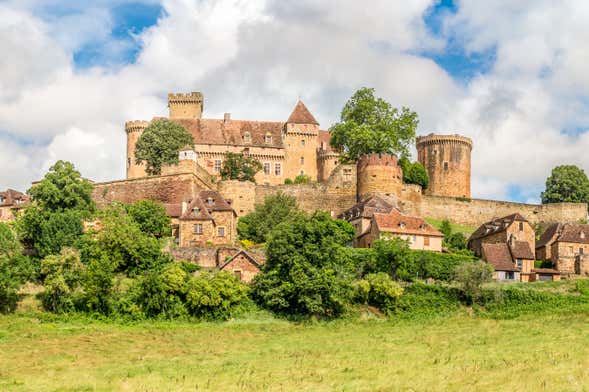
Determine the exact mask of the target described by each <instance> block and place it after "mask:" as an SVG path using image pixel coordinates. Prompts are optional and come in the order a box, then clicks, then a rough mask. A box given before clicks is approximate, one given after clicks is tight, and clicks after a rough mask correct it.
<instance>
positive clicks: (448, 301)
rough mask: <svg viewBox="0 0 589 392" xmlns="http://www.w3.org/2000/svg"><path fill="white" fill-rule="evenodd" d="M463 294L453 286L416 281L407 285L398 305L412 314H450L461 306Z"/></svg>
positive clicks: (405, 311)
mask: <svg viewBox="0 0 589 392" xmlns="http://www.w3.org/2000/svg"><path fill="white" fill-rule="evenodd" d="M461 294H462V293H461V292H460V290H458V289H455V288H452V287H448V286H444V285H440V284H425V283H420V282H416V283H413V284H410V285H408V286H406V287H405V289H404V292H403V295H402V296H401V298H399V302H398V306H397V307H398V310H399V312H402V313H405V314H407V315H412V316H432V315H439V314H442V315H443V314H449V313H452V312H455V311H456V310H458V309H459V308H460V297H461Z"/></svg>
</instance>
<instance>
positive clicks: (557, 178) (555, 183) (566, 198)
mask: <svg viewBox="0 0 589 392" xmlns="http://www.w3.org/2000/svg"><path fill="white" fill-rule="evenodd" d="M541 198H542V203H559V202H574V203H587V202H589V179H587V175H586V174H585V172H584V171H583V170H582V169H580V168H578V167H577V166H574V165H562V166H557V167H555V168H554V169H552V173H551V174H550V176H549V177H548V178H547V179H546V190H545V191H544V192H542V194H541Z"/></svg>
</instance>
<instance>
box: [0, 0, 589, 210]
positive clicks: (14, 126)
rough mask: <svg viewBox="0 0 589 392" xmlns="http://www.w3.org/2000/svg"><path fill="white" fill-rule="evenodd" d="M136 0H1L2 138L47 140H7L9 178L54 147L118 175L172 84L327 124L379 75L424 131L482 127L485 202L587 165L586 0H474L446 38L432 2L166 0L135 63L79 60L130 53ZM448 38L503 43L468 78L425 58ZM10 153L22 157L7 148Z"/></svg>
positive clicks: (50, 157) (230, 105)
mask: <svg viewBox="0 0 589 392" xmlns="http://www.w3.org/2000/svg"><path fill="white" fill-rule="evenodd" d="M154 1H155V0H143V1H142V2H144V3H153V2H154ZM125 2H126V0H100V1H96V2H93V5H92V7H91V8H84V7H81V6H79V3H77V2H68V1H65V0H50V1H49V2H48V1H41V0H18V1H16V0H13V1H9V2H7V3H5V5H3V6H1V5H0V50H2V51H3V53H10V54H11V55H10V56H4V57H3V58H2V59H0V132H1V133H0V134H9V135H12V136H13V138H14V137H16V138H17V139H25V140H27V141H29V142H32V144H30V145H32V146H34V147H29V146H26V147H22V146H21V144H19V143H16V142H14V141H10V142H7V141H5V140H4V139H2V140H0V152H1V153H2V154H3V155H2V156H0V162H1V159H2V158H3V159H5V160H6V161H10V162H13V163H12V165H11V166H12V167H14V165H18V167H17V168H15V170H14V173H18V174H14V175H12V174H11V175H10V176H8V175H3V176H2V178H0V185H2V184H5V186H13V187H20V188H25V187H26V186H25V185H26V184H27V183H28V182H30V181H31V180H33V179H36V178H38V177H39V176H40V175H41V173H42V170H44V169H46V168H47V167H48V166H49V165H50V164H51V163H52V161H54V160H57V159H70V160H72V161H74V163H75V164H76V165H77V166H78V167H79V168H80V169H81V170H82V173H83V175H85V176H88V177H91V178H93V179H98V180H105V179H116V178H121V177H122V176H123V171H124V166H125V161H124V151H125V144H124V140H125V135H124V132H123V123H124V121H125V120H131V119H149V118H151V117H152V116H158V115H164V114H165V113H166V103H165V96H166V93H167V92H170V91H177V92H187V91H202V92H203V93H204V95H205V112H206V115H207V116H212V117H216V116H221V115H222V113H223V112H228V111H229V112H232V114H233V117H235V118H250V119H254V118H257V119H268V120H280V119H285V118H286V117H287V116H288V113H289V112H290V110H291V108H292V105H293V104H294V102H295V101H296V99H297V98H298V97H299V96H300V97H301V98H302V99H303V100H304V101H305V102H306V103H307V105H308V106H309V107H310V109H311V110H312V111H313V112H314V114H316V116H317V118H318V119H319V120H320V122H321V123H322V125H323V126H324V127H328V126H329V125H330V124H331V123H332V122H333V121H335V120H336V119H337V117H338V115H339V111H340V109H341V107H342V105H343V104H344V102H345V100H346V99H347V98H348V97H349V96H350V95H351V94H352V93H353V91H354V90H355V89H357V88H359V87H361V86H372V87H375V88H376V91H377V93H378V94H379V95H382V96H383V97H385V98H386V99H388V100H389V101H391V102H392V103H393V104H394V105H395V106H402V105H406V106H410V107H411V108H412V109H414V110H416V111H417V112H418V113H419V114H420V119H421V122H420V132H421V133H429V132H431V131H449V132H452V133H454V132H460V133H463V134H465V135H467V136H470V137H472V138H473V139H474V150H473V176H474V177H473V181H472V182H473V194H474V195H475V196H480V197H485V198H507V197H509V196H510V195H509V192H508V189H509V186H510V185H511V186H514V185H516V186H519V193H520V195H522V196H521V197H524V198H526V199H528V198H529V199H530V200H532V199H534V197H535V196H534V193H533V192H536V191H537V190H538V189H541V188H542V184H543V182H544V179H545V177H546V176H547V175H548V173H549V171H550V169H551V168H552V167H553V166H554V165H557V164H561V163H574V164H579V165H581V166H583V167H588V166H589V155H587V154H585V153H584V152H585V150H586V149H587V147H588V145H589V139H588V137H587V136H586V135H585V134H582V135H581V136H577V135H576V134H567V133H565V132H561V131H562V130H563V129H565V128H567V129H568V128H579V127H581V128H582V127H586V128H587V126H586V124H587V123H588V120H589V117H588V115H587V113H588V112H589V111H588V110H587V109H588V107H587V106H589V100H587V96H588V95H589V74H588V73H587V72H585V68H586V66H585V64H587V60H589V50H588V49H587V47H586V45H585V41H586V38H587V36H588V35H589V26H587V25H586V23H585V21H586V20H587V19H588V17H589V15H588V14H589V4H586V3H585V2H583V1H572V0H570V1H563V2H558V3H555V2H552V1H548V0H545V1H544V0H542V1H536V0H534V1H520V2H516V3H514V2H512V1H507V0H505V1H498V2H483V1H480V2H476V1H475V2H471V1H469V2H466V1H463V2H461V3H460V4H459V10H458V13H457V14H456V15H451V14H449V15H447V16H445V23H444V29H443V31H444V34H445V36H444V37H434V36H432V35H431V34H430V33H429V31H428V29H427V27H426V26H425V25H424V22H423V15H424V13H425V12H427V10H428V9H429V7H431V6H432V4H433V3H435V1H434V0H419V1H411V2H403V3H401V2H390V1H385V0H377V1H373V2H371V5H370V7H366V5H365V4H361V3H358V2H353V1H335V0H329V1H321V2H319V1H312V0H302V1H298V2H284V1H278V0H219V1H197V0H162V5H163V7H164V9H165V14H164V15H163V16H162V17H160V19H159V20H158V23H157V25H155V26H153V27H151V28H149V29H147V30H145V31H144V32H143V33H142V34H140V35H139V36H137V37H136V39H137V40H138V41H137V42H139V44H140V45H141V46H142V50H141V52H140V54H139V56H138V58H137V61H136V63H134V64H130V65H126V66H122V67H121V66H118V67H110V66H99V67H94V68H90V69H84V70H79V69H76V68H75V67H74V65H73V64H72V58H73V52H74V51H75V50H76V49H77V48H80V47H82V46H84V45H92V44H93V43H94V44H96V43H100V44H101V45H103V47H105V48H107V49H106V50H112V51H114V52H116V51H117V50H123V49H125V48H118V47H117V45H116V43H112V42H110V41H109V39H110V38H109V33H110V29H111V28H112V23H113V19H112V15H111V14H109V12H108V8H109V7H112V6H113V5H118V4H123V3H125ZM52 7H62V8H67V9H69V10H70V11H71V12H68V13H65V14H64V15H69V16H62V17H60V16H59V15H55V14H52V13H50V12H49V13H48V12H47V10H50V9H51V8H52ZM68 7H69V8H68ZM565 20H566V23H563V21H565ZM450 38H451V39H452V40H458V41H459V42H461V43H462V44H463V45H464V47H465V48H466V50H467V51H470V52H476V51H483V50H489V49H490V48H491V49H492V48H495V49H496V53H497V59H496V62H495V64H494V65H493V66H492V67H491V70H490V71H489V72H488V73H487V74H485V75H479V76H478V77H476V78H475V79H473V80H472V81H470V82H468V83H466V84H464V83H457V82H456V81H455V80H453V79H452V77H451V76H450V75H448V74H447V73H446V72H445V71H444V70H443V69H442V68H441V67H440V66H438V65H437V64H436V63H435V62H433V61H432V60H430V59H428V58H426V57H423V56H420V55H419V53H423V51H425V50H427V51H430V52H442V51H443V50H444V45H445V44H446V39H450ZM109 42H110V43H109ZM109 45H110V46H109ZM10 140H12V139H10ZM11 151H14V154H15V159H6V158H5V156H6V155H4V154H9V153H10V152H11ZM0 187H1V186H0Z"/></svg>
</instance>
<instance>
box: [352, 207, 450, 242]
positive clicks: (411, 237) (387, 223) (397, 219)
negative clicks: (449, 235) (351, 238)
mask: <svg viewBox="0 0 589 392" xmlns="http://www.w3.org/2000/svg"><path fill="white" fill-rule="evenodd" d="M388 238H401V239H403V240H407V241H408V242H409V248H411V249H418V250H431V251H434V252H441V251H442V239H443V238H444V235H443V234H442V233H440V232H439V231H438V230H436V229H435V228H434V227H433V226H431V225H430V224H429V223H427V222H425V221H424V220H423V219H421V218H417V217H414V216H406V215H403V214H401V213H400V212H399V210H397V209H396V208H393V209H392V210H391V211H390V212H388V213H384V214H383V213H378V212H374V213H373V214H372V219H371V222H370V227H369V228H368V229H367V230H366V231H365V232H364V233H361V234H360V235H358V236H357V239H356V241H355V242H356V244H357V246H358V247H359V248H370V247H372V245H373V244H374V241H376V240H378V239H388Z"/></svg>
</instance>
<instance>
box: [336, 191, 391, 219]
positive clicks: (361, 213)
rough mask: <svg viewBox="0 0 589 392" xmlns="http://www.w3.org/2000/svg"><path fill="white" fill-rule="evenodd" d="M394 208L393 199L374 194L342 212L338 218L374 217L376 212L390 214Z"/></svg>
mask: <svg viewBox="0 0 589 392" xmlns="http://www.w3.org/2000/svg"><path fill="white" fill-rule="evenodd" d="M393 208H394V205H393V203H392V202H391V201H387V200H385V199H384V198H382V197H381V196H372V197H369V198H368V199H364V200H362V201H361V202H359V203H357V204H356V205H354V206H353V207H352V208H350V209H348V210H346V211H344V212H342V213H341V214H340V215H339V216H338V219H346V220H353V219H357V218H360V217H362V218H372V215H373V214H374V213H375V212H379V213H383V214H388V213H389V212H391V210H392V209H393Z"/></svg>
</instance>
